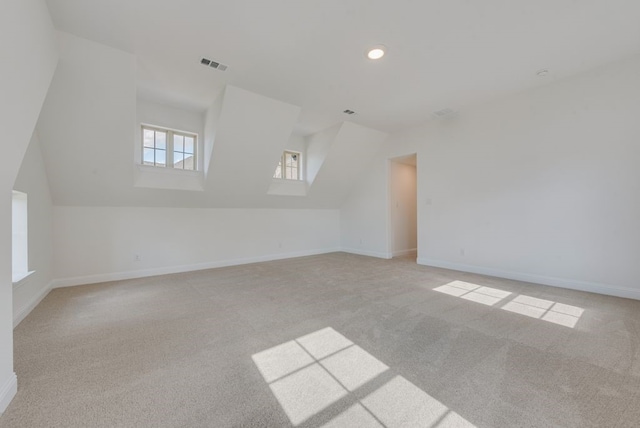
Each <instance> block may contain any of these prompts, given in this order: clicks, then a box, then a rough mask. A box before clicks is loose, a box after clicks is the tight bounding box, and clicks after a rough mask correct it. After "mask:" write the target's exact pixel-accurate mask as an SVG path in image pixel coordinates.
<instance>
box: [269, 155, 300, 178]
mask: <svg viewBox="0 0 640 428" xmlns="http://www.w3.org/2000/svg"><path fill="white" fill-rule="evenodd" d="M301 160H302V159H301V155H300V153H297V152H292V151H288V150H285V151H284V153H282V156H280V161H279V162H278V166H277V168H276V172H275V173H274V174H273V178H282V179H285V180H302V171H301V170H302V168H301V166H302V162H301Z"/></svg>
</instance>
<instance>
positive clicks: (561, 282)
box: [418, 258, 640, 300]
mask: <svg viewBox="0 0 640 428" xmlns="http://www.w3.org/2000/svg"><path fill="white" fill-rule="evenodd" d="M418 264H420V265H425V266H433V267H438V268H444V269H452V270H458V271H462V272H470V273H477V274H481V275H489V276H496V277H499V278H507V279H514V280H516V281H524V282H532V283H535V284H542V285H549V286H551V287H560V288H568V289H571V290H579V291H587V292H589V293H597V294H604V295H608V296H616V297H624V298H627V299H636V300H640V290H635V289H632V288H626V287H618V286H615V285H610V284H599V283H596V282H587V281H580V280H574V279H567V278H556V277H551V276H544V275H536V274H530V273H522V272H512V271H505V270H500V269H493V268H487V267H482V266H473V265H465V264H459V263H451V262H447V261H443V260H434V259H426V258H419V259H418Z"/></svg>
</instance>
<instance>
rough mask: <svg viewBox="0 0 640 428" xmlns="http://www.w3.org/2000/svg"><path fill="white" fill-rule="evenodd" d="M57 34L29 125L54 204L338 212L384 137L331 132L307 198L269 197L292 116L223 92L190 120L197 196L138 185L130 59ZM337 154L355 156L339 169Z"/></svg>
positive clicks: (363, 131) (269, 101)
mask: <svg viewBox="0 0 640 428" xmlns="http://www.w3.org/2000/svg"><path fill="white" fill-rule="evenodd" d="M58 36H59V46H60V59H59V65H58V68H57V70H56V73H55V75H54V78H53V82H52V84H51V87H50V90H49V93H48V95H47V98H46V100H45V104H44V107H43V110H42V113H41V115H40V119H39V122H38V131H39V135H40V138H41V144H42V149H43V153H44V158H45V165H46V168H47V175H48V177H49V183H50V186H51V193H52V198H53V202H54V204H56V205H71V206H176V207H191V206H193V207H234V208H235V207H274V208H283V207H285V208H338V207H340V206H341V204H342V201H343V200H344V197H345V195H346V192H347V191H348V189H349V185H350V183H351V182H352V181H353V180H352V178H353V175H354V174H356V173H357V171H359V170H360V169H361V168H362V167H363V166H364V165H365V163H366V162H367V161H368V159H370V156H372V155H373V154H374V153H375V152H376V151H377V149H378V148H379V145H380V143H381V141H382V139H384V138H385V137H386V133H382V132H379V131H375V130H372V129H369V128H366V127H363V126H360V125H355V124H350V123H342V124H339V125H337V127H338V128H337V130H336V133H334V134H332V138H331V139H330V140H329V141H328V142H327V146H326V150H325V151H324V152H323V153H321V155H320V156H318V157H317V159H318V160H319V168H317V169H316V172H317V174H315V180H313V186H312V187H313V188H314V190H313V195H308V196H305V197H291V196H274V195H269V194H268V188H269V185H270V183H271V181H272V176H273V172H274V168H275V165H276V164H277V162H278V158H279V156H280V155H281V154H282V151H283V150H284V149H286V148H287V142H288V141H289V139H290V137H291V135H292V131H293V129H294V127H295V124H296V121H297V118H298V115H299V114H300V108H299V107H298V106H295V105H291V104H288V103H285V102H282V101H279V100H275V99H273V98H268V97H265V96H263V95H260V94H256V93H254V92H250V91H247V90H244V89H241V88H237V87H235V86H232V85H227V86H226V87H225V89H224V90H223V91H222V92H220V93H219V94H218V98H216V100H215V101H214V102H213V103H212V105H211V106H210V108H209V109H208V110H207V112H206V113H205V112H202V113H200V116H201V117H204V118H203V119H202V121H201V123H202V122H206V123H204V134H205V135H204V137H205V138H204V156H205V159H204V162H203V165H204V166H205V170H206V173H204V172H203V173H202V176H203V182H204V186H203V189H202V191H184V190H169V189H161V188H149V187H138V186H135V185H134V181H136V178H135V175H136V174H137V173H138V167H137V166H136V164H135V161H134V158H135V156H134V154H135V153H136V150H138V151H139V150H140V148H139V146H138V145H139V141H138V140H137V139H136V134H139V123H138V122H137V119H136V106H137V103H138V97H137V94H136V85H135V82H136V58H135V56H134V55H132V54H129V53H127V52H124V51H121V50H118V49H113V48H110V47H107V46H105V45H102V44H99V43H95V42H92V41H89V40H86V39H82V38H79V37H76V36H73V35H70V34H67V33H62V32H60V33H59V34H58ZM149 110H150V109H149V107H148V105H147V107H146V108H145V111H149ZM173 111H174V112H175V111H176V110H175V109H174V110H173ZM341 153H345V154H350V155H351V154H355V153H360V156H359V158H358V159H356V160H353V159H352V160H351V161H350V162H349V164H348V165H346V164H344V165H343V164H342V163H341V162H340V160H339V158H340V156H341ZM324 170H326V171H327V172H326V174H322V175H320V173H321V172H322V171H324ZM322 177H324V178H322Z"/></svg>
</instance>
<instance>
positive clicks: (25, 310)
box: [13, 281, 53, 328]
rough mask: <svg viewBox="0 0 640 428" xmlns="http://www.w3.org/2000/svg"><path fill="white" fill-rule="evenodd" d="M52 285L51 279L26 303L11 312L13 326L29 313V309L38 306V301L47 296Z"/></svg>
mask: <svg viewBox="0 0 640 428" xmlns="http://www.w3.org/2000/svg"><path fill="white" fill-rule="evenodd" d="M52 286H53V281H52V282H49V283H48V284H47V285H46V286H45V287H44V288H43V289H42V290H41V291H40V292H39V293H38V294H37V295H36V296H34V297H33V298H32V299H31V300H30V301H29V302H28V303H27V304H26V305H24V306H23V307H21V308H20V309H18V311H17V312H15V313H14V314H13V328H16V327H17V326H18V324H20V323H21V322H22V320H24V319H25V318H26V317H27V315H29V314H30V313H31V311H32V310H34V309H35V307H36V306H38V304H40V302H42V299H44V298H45V297H47V294H49V292H50V291H51V289H52Z"/></svg>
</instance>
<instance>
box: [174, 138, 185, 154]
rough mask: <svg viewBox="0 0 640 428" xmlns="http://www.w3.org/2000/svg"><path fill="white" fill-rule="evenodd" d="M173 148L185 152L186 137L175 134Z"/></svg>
mask: <svg viewBox="0 0 640 428" xmlns="http://www.w3.org/2000/svg"><path fill="white" fill-rule="evenodd" d="M173 150H175V151H177V152H184V137H183V136H182V135H174V136H173Z"/></svg>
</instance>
